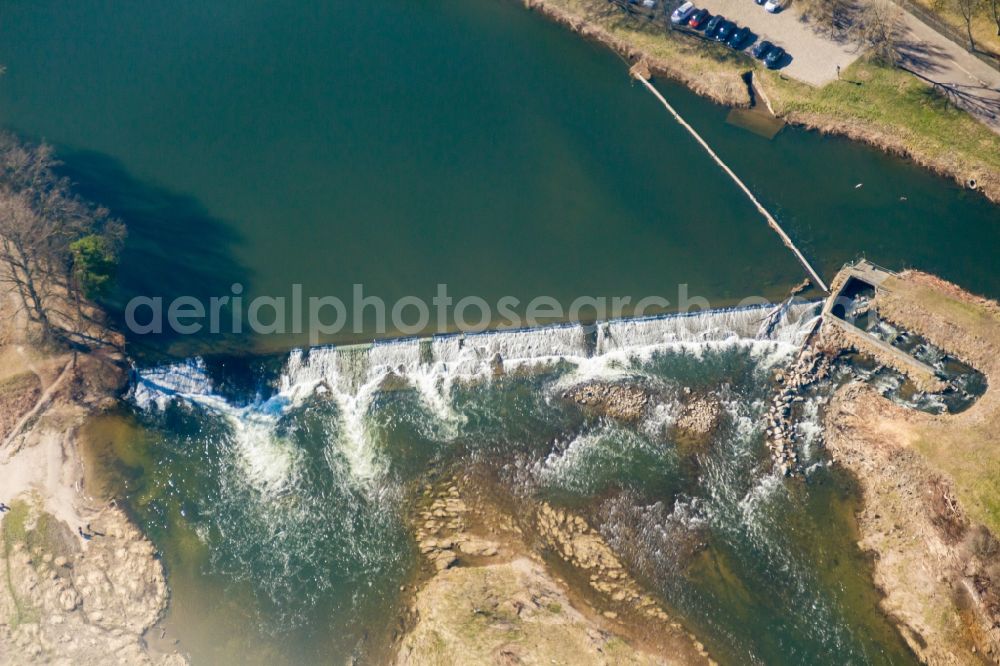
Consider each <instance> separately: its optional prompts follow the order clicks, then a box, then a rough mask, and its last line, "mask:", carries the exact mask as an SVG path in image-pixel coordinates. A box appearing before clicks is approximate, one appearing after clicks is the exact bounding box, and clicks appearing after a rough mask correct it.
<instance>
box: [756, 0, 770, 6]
mask: <svg viewBox="0 0 1000 666" xmlns="http://www.w3.org/2000/svg"><path fill="white" fill-rule="evenodd" d="M754 2H756V3H757V4H758V5H762V4H764V3H765V2H767V0H754Z"/></svg>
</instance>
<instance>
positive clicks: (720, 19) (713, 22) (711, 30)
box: [705, 14, 726, 37]
mask: <svg viewBox="0 0 1000 666" xmlns="http://www.w3.org/2000/svg"><path fill="white" fill-rule="evenodd" d="M725 22H726V17H725V16H723V15H722V14H717V15H716V16H713V17H712V18H710V19H709V20H708V24H707V25H706V26H705V36H706V37H711V36H712V35H714V34H715V31H716V30H718V29H719V26H720V25H722V24H723V23H725Z"/></svg>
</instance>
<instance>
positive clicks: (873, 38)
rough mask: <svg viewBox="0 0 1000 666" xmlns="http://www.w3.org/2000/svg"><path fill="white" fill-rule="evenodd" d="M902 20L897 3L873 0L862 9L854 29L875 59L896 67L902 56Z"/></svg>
mask: <svg viewBox="0 0 1000 666" xmlns="http://www.w3.org/2000/svg"><path fill="white" fill-rule="evenodd" d="M901 18H902V16H901V10H900V8H899V6H898V5H896V4H895V3H893V2H891V1H890V0H871V2H868V3H866V4H865V6H864V7H863V8H862V10H861V13H860V15H859V17H858V20H857V22H856V23H855V25H854V29H855V31H856V32H857V33H858V35H857V36H858V39H859V41H860V42H861V43H862V44H864V45H865V46H866V47H867V48H868V49H869V51H870V52H871V54H872V56H873V57H875V58H877V59H878V60H881V61H882V62H885V63H888V64H892V65H895V64H897V63H898V61H899V55H900V54H899V46H900V26H901V25H902V24H901Z"/></svg>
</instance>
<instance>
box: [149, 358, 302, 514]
mask: <svg viewBox="0 0 1000 666" xmlns="http://www.w3.org/2000/svg"><path fill="white" fill-rule="evenodd" d="M137 375H138V376H137V379H136V381H135V383H134V384H133V386H132V391H131V395H130V398H131V400H132V402H133V403H134V404H135V405H137V406H139V407H141V408H143V409H153V408H157V409H161V410H162V409H165V408H166V407H167V405H168V404H169V403H170V402H171V401H173V400H177V399H182V400H185V401H187V402H189V403H192V404H197V405H201V406H203V407H206V408H208V409H210V410H212V411H213V412H215V413H218V414H219V415H221V416H222V417H223V418H225V419H226V421H227V423H228V424H229V426H230V428H231V429H232V432H233V445H234V451H235V453H236V460H237V464H238V465H239V466H240V468H241V469H242V471H243V477H244V478H245V480H246V482H247V483H248V484H250V485H251V486H253V487H254V488H256V489H257V490H259V491H260V492H261V493H262V494H264V495H269V496H274V495H279V494H281V493H282V492H284V491H285V490H286V489H287V488H288V487H289V486H290V485H291V483H292V482H293V481H294V477H295V474H296V473H297V469H296V466H297V461H298V457H299V456H298V451H297V450H296V449H295V447H294V446H293V445H292V444H291V443H290V442H288V441H287V440H285V439H283V438H281V437H278V436H277V435H276V434H275V432H274V426H275V424H276V422H277V414H279V413H280V411H281V405H280V402H279V401H278V400H275V399H272V400H269V401H267V402H265V403H263V404H260V405H256V406H253V407H239V406H234V405H232V404H230V403H229V402H228V401H227V400H226V399H225V398H223V397H222V396H219V395H216V394H215V393H214V392H213V389H212V381H211V379H210V378H209V376H208V373H207V371H206V368H205V363H204V361H203V360H202V359H200V358H196V359H192V360H189V361H187V362H184V363H178V364H174V365H169V366H164V367H159V368H153V369H151V370H148V371H141V372H139V373H137Z"/></svg>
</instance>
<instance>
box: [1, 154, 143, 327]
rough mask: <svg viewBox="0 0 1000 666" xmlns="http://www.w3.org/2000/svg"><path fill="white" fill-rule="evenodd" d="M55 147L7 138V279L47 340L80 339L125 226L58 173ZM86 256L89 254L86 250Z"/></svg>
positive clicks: (3, 176)
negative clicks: (77, 192)
mask: <svg viewBox="0 0 1000 666" xmlns="http://www.w3.org/2000/svg"><path fill="white" fill-rule="evenodd" d="M57 166H58V162H56V160H55V158H54V157H53V152H52V149H51V147H49V146H46V145H41V146H26V145H24V144H22V143H21V142H19V141H18V140H17V139H15V138H14V137H13V136H11V135H9V134H0V281H3V282H6V283H7V284H9V285H11V286H12V288H13V291H14V293H15V294H16V295H17V296H18V297H19V300H20V305H21V306H22V308H23V310H24V312H25V313H26V314H27V315H28V317H29V319H30V320H31V321H32V322H35V323H37V324H38V325H39V327H40V328H41V331H42V335H43V336H44V337H45V338H48V339H61V340H64V341H79V339H80V338H81V336H84V334H83V327H82V326H80V325H79V324H80V322H81V319H82V318H83V317H84V314H85V308H84V306H85V304H86V298H87V296H91V295H95V294H94V293H90V294H88V293H86V292H87V291H88V286H92V285H101V286H105V285H106V284H107V283H108V280H107V279H105V276H103V275H97V274H96V273H95V271H96V272H101V271H108V270H110V267H111V266H113V259H114V258H115V257H116V256H117V252H118V249H119V247H120V244H121V241H122V239H123V238H124V227H123V226H122V225H121V223H120V222H118V221H117V220H113V219H111V218H110V216H109V214H108V211H107V210H105V209H102V208H98V207H95V206H92V205H90V204H88V203H86V202H84V201H83V200H81V199H80V198H79V197H77V196H75V195H74V194H73V193H72V191H71V190H70V185H69V182H68V181H67V180H66V179H65V178H62V177H60V176H58V175H57V173H56V171H55V169H56V167H57ZM81 250H82V251H81Z"/></svg>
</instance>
